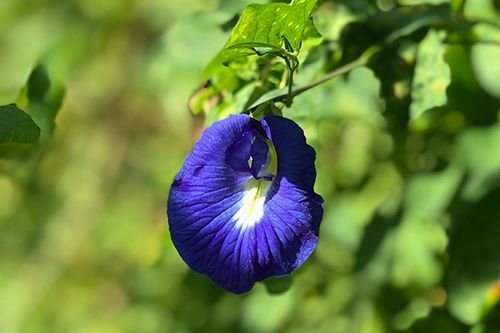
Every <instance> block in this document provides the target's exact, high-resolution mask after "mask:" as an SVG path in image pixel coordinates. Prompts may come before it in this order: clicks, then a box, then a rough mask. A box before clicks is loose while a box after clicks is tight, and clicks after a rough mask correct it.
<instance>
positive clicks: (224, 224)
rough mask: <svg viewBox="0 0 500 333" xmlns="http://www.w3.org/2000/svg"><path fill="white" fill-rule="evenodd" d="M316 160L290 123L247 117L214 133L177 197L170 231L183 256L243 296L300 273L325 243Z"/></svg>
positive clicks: (197, 150) (177, 184)
mask: <svg viewBox="0 0 500 333" xmlns="http://www.w3.org/2000/svg"><path fill="white" fill-rule="evenodd" d="M315 157H316V154H315V151H314V149H313V148H312V147H311V146H309V145H308V144H307V143H306V139H305V137H304V133H303V131H302V129H301V128H300V127H299V126H298V125H297V124H296V123H295V122H293V121H292V120H290V119H286V118H283V117H279V116H269V117H266V118H264V119H263V120H261V121H258V120H255V119H253V118H251V117H249V116H248V115H243V114H241V115H234V116H230V117H228V118H226V119H224V120H221V121H218V122H215V123H214V124H213V125H212V126H210V127H208V128H207V129H206V130H205V132H204V133H203V135H202V136H201V138H200V140H199V141H198V142H197V143H196V144H195V146H194V148H193V151H192V152H191V153H190V154H189V156H188V157H187V158H186V160H185V162H184V164H183V166H182V168H181V170H180V171H179V173H178V174H177V176H176V177H175V179H174V181H173V184H172V187H171V189H170V196H169V199H168V204H167V213H168V222H169V229H170V234H171V237H172V241H173V243H174V245H175V247H176V248H177V250H178V252H179V254H180V256H181V257H182V258H183V259H184V261H185V262H186V263H187V264H188V265H189V266H190V267H191V268H192V269H193V270H195V271H197V272H199V273H202V274H205V275H207V276H208V277H209V278H210V279H211V280H213V281H214V282H215V283H216V284H218V285H219V286H221V287H223V288H224V289H226V290H228V291H231V292H233V293H238V294H240V293H245V292H247V291H249V290H250V289H251V288H252V287H253V285H254V284H255V282H256V281H261V280H263V279H265V278H268V277H271V276H285V275H288V274H290V273H291V272H293V271H294V270H295V269H297V268H298V267H299V266H300V265H301V264H302V263H303V262H304V261H305V260H306V259H307V258H308V257H309V256H310V254H311V253H312V252H313V251H314V249H315V248H316V245H317V243H318V231H319V226H320V223H321V219H322V216H323V199H322V198H321V196H319V195H318V194H316V193H315V192H314V182H315V178H316V170H315V166H314V160H315Z"/></svg>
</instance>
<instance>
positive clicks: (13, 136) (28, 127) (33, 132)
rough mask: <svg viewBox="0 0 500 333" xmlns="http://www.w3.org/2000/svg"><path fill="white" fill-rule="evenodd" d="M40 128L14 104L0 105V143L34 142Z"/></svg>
mask: <svg viewBox="0 0 500 333" xmlns="http://www.w3.org/2000/svg"><path fill="white" fill-rule="evenodd" d="M39 137H40V128H39V127H38V126H37V125H36V124H35V122H34V121H33V119H31V117H30V116H29V115H28V114H27V113H26V112H24V111H21V110H20V109H18V108H17V106H15V105H14V104H10V105H4V106H0V143H36V142H38V138H39Z"/></svg>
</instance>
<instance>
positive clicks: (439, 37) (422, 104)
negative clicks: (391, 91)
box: [410, 30, 450, 119]
mask: <svg viewBox="0 0 500 333" xmlns="http://www.w3.org/2000/svg"><path fill="white" fill-rule="evenodd" d="M445 37H446V35H445V33H444V32H440V31H435V30H430V31H429V32H428V33H427V36H425V38H424V39H423V40H422V42H421V43H420V45H419V47H418V52H417V63H416V67H415V74H414V77H413V83H412V92H411V97H412V103H411V106H410V113H411V118H412V119H416V118H418V117H419V116H421V115H422V114H423V113H424V112H425V111H427V110H429V109H432V108H435V107H438V106H442V105H444V104H446V101H447V98H446V88H447V87H448V85H449V84H450V68H449V66H448V64H446V62H445V61H444V50H445V49H444V44H443V40H444V38H445Z"/></svg>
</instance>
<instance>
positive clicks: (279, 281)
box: [262, 276, 293, 295]
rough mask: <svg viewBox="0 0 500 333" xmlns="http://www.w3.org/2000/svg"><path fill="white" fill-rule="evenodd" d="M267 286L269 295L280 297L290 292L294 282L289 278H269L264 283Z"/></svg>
mask: <svg viewBox="0 0 500 333" xmlns="http://www.w3.org/2000/svg"><path fill="white" fill-rule="evenodd" d="M262 283H264V285H265V286H266V289H267V292H268V293H269V294H272V295H273V294H274V295H279V294H283V293H284V292H286V291H288V289H290V287H291V286H292V283H293V280H292V278H291V277H289V276H285V277H277V278H268V279H265V280H264V281H262Z"/></svg>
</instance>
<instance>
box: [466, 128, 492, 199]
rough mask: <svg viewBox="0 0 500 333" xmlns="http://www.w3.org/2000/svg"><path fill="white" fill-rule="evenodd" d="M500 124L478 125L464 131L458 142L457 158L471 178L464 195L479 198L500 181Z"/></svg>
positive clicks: (469, 197)
mask: <svg viewBox="0 0 500 333" xmlns="http://www.w3.org/2000/svg"><path fill="white" fill-rule="evenodd" d="M499 146H500V126H499V125H494V126H490V127H478V128H473V129H469V130H467V131H466V132H464V133H463V134H462V135H461V136H460V137H459V139H458V142H457V158H458V161H459V163H461V164H462V165H463V166H465V167H466V168H467V171H468V172H469V178H468V180H467V182H466V184H465V188H464V195H465V197H466V198H468V199H479V198H480V197H481V196H482V195H484V194H485V193H486V192H487V191H489V190H490V189H491V188H492V187H494V186H495V185H497V186H498V184H499V183H500V181H499V179H500V150H499V149H498V147H499Z"/></svg>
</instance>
